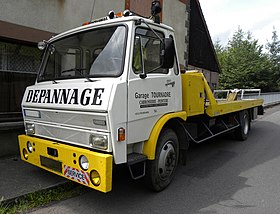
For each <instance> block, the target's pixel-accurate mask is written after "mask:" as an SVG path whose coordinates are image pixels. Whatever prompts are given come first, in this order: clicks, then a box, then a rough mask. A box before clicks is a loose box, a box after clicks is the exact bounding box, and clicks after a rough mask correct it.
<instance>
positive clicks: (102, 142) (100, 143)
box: [89, 134, 108, 150]
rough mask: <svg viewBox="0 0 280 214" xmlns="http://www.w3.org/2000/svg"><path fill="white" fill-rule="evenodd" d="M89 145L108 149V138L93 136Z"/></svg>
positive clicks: (90, 137)
mask: <svg viewBox="0 0 280 214" xmlns="http://www.w3.org/2000/svg"><path fill="white" fill-rule="evenodd" d="M89 145H91V146H92V147H96V148H99V149H104V150H105V149H107V148H108V137H107V136H106V135H97V134H91V135H90V136H89Z"/></svg>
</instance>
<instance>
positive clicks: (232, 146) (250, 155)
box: [31, 106, 280, 214]
mask: <svg viewBox="0 0 280 214" xmlns="http://www.w3.org/2000/svg"><path fill="white" fill-rule="evenodd" d="M31 213H33V214H41V213H42V214H43V213H44V214H45V213H48V214H52V213H68V214H71V213H83V214H86V213H91V214H92V213H201V214H205V213H207V214H214V213H226V214H231V213H242V214H243V213H252V214H258V213H266V214H269V213H280V106H276V107H273V108H270V109H266V114H265V115H264V116H261V117H260V118H259V119H258V120H257V121H255V122H253V123H252V129H251V132H250V135H249V138H248V139H247V141H244V142H240V141H236V140H234V139H233V138H230V137H229V136H223V137H221V138H219V139H215V140H212V141H210V142H206V143H203V144H200V145H196V146H192V147H191V148H190V150H189V153H188V158H187V166H179V168H178V169H177V171H176V176H175V179H174V180H173V183H172V184H171V185H170V186H169V187H168V188H167V189H166V190H165V191H163V192H160V193H154V192H151V191H149V190H148V189H146V188H145V187H144V185H143V183H142V182H141V181H138V182H135V181H133V180H131V179H130V177H129V174H128V172H127V170H126V168H120V169H119V171H117V172H116V173H115V175H114V181H113V191H112V192H110V193H108V194H103V193H100V192H97V191H94V190H91V189H86V191H85V193H84V194H82V195H80V196H78V197H75V198H71V199H68V200H65V201H61V202H58V203H55V204H51V205H49V206H47V207H43V208H39V209H37V210H35V211H33V212H31Z"/></svg>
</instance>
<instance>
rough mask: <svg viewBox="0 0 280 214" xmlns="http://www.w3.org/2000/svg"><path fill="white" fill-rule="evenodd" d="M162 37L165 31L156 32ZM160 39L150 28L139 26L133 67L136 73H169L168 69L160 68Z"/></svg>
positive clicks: (135, 40) (135, 41)
mask: <svg viewBox="0 0 280 214" xmlns="http://www.w3.org/2000/svg"><path fill="white" fill-rule="evenodd" d="M156 33H157V34H158V35H159V36H160V37H161V38H164V35H163V33H161V32H158V31H157V32H156ZM160 46H161V41H160V39H159V38H158V37H157V36H156V35H155V34H154V33H153V32H152V31H151V30H149V29H145V28H137V29H136V34H135V39H134V50H133V62H132V67H133V71H134V73H135V74H140V73H142V72H143V71H144V72H145V73H146V74H149V73H161V74H167V73H168V69H163V68H160V64H161V62H160Z"/></svg>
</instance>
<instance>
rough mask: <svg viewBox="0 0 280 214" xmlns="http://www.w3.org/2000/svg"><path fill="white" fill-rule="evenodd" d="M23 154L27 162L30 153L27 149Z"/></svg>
mask: <svg viewBox="0 0 280 214" xmlns="http://www.w3.org/2000/svg"><path fill="white" fill-rule="evenodd" d="M22 154H23V157H24V159H25V160H27V159H28V152H27V150H26V149H23V151H22Z"/></svg>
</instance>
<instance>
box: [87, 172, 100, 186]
mask: <svg viewBox="0 0 280 214" xmlns="http://www.w3.org/2000/svg"><path fill="white" fill-rule="evenodd" d="M90 181H91V183H92V184H93V185H94V186H99V185H100V183H101V177H100V175H99V173H98V172H97V171H96V170H92V171H91V172H90Z"/></svg>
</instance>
